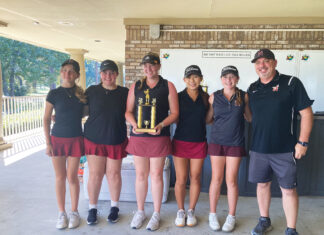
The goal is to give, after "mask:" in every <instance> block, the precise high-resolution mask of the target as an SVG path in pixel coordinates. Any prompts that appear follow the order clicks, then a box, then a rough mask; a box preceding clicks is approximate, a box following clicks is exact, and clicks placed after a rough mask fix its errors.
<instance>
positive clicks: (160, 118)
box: [126, 53, 179, 231]
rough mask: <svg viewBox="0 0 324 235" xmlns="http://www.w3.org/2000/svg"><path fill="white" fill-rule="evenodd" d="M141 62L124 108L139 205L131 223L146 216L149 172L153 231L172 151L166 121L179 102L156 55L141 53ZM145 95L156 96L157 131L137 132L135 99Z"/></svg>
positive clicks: (174, 114) (170, 119)
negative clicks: (141, 75)
mask: <svg viewBox="0 0 324 235" xmlns="http://www.w3.org/2000/svg"><path fill="white" fill-rule="evenodd" d="M142 64H143V71H144V74H145V78H143V79H142V80H140V81H137V82H136V83H134V84H133V85H132V86H131V88H130V90H129V94H128V100H127V110H126V119H127V121H128V122H129V123H130V124H131V125H132V132H131V136H130V140H129V143H128V146H127V149H126V150H127V152H128V153H131V154H133V155H134V162H135V169H136V185H135V188H136V199H137V208H138V211H137V212H136V214H135V215H134V217H133V220H132V222H131V227H132V228H134V229H138V228H140V227H141V226H142V225H143V222H144V220H145V219H146V217H145V213H144V202H145V198H146V194H147V189H148V182H147V181H148V175H149V174H150V176H151V185H152V196H153V204H154V213H153V215H152V218H151V219H150V221H149V223H148V224H147V227H146V228H147V229H148V230H152V231H153V230H156V229H158V228H159V221H160V209H161V203H162V195H163V167H164V163H165V158H166V156H168V155H170V154H171V152H172V149H171V141H170V128H169V125H170V124H171V123H173V122H174V121H175V120H176V119H177V118H178V113H179V111H178V109H179V106H178V96H177V91H176V89H175V87H174V85H173V84H172V83H171V82H168V81H167V80H165V79H163V78H162V77H161V76H159V70H160V68H161V64H160V58H159V56H158V55H156V54H153V53H149V54H147V55H145V56H144V58H143V60H142ZM146 98H150V100H149V102H151V101H152V99H153V98H155V99H156V123H157V125H156V126H155V131H156V132H154V133H149V134H148V133H145V134H140V133H138V132H136V130H137V128H138V126H137V121H138V120H137V110H138V102H139V99H142V100H143V101H146ZM169 111H170V114H169ZM135 114H136V115H135ZM135 117H136V118H135Z"/></svg>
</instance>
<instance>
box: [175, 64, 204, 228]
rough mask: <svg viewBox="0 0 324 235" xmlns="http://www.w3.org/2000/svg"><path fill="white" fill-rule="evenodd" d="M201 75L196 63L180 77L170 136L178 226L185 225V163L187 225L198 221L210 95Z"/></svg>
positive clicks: (176, 221) (193, 224) (192, 224)
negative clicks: (176, 111)
mask: <svg viewBox="0 0 324 235" xmlns="http://www.w3.org/2000/svg"><path fill="white" fill-rule="evenodd" d="M202 79H203V75H202V74H201V70H200V68H199V67H198V66H197V65H191V66H189V67H187V68H186V70H185V74H184V78H183V80H184V82H185V83H186V89H184V90H183V91H181V92H179V93H178V98H179V109H180V110H179V119H178V123H177V129H176V131H175V134H174V137H173V140H172V148H173V162H174V166H175V172H176V183H175V187H174V190H175V196H176V200H177V203H178V208H179V210H178V212H177V217H176V219H175V224H176V226H178V227H183V226H185V218H186V213H185V210H184V200H185V195H186V183H187V178H188V167H189V168H190V193H189V195H190V200H189V210H188V212H187V226H190V227H192V226H195V225H196V224H197V219H196V217H195V207H196V204H197V201H198V197H199V193H200V176H201V170H202V166H203V163H204V160H205V158H206V155H207V142H206V114H207V111H208V107H209V104H208V98H209V95H208V94H207V93H206V92H204V91H203V90H202V87H201V86H200V83H201V81H202Z"/></svg>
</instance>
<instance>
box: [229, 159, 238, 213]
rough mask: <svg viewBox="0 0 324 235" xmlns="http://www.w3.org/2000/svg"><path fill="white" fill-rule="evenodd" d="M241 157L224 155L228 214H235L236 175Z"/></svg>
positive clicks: (236, 196) (236, 195)
mask: <svg viewBox="0 0 324 235" xmlns="http://www.w3.org/2000/svg"><path fill="white" fill-rule="evenodd" d="M240 162H241V157H226V185H227V200H228V210H229V212H228V214H229V215H232V216H235V212H236V205H237V200H238V194H239V190H238V184H237V176H238V171H239V167H240Z"/></svg>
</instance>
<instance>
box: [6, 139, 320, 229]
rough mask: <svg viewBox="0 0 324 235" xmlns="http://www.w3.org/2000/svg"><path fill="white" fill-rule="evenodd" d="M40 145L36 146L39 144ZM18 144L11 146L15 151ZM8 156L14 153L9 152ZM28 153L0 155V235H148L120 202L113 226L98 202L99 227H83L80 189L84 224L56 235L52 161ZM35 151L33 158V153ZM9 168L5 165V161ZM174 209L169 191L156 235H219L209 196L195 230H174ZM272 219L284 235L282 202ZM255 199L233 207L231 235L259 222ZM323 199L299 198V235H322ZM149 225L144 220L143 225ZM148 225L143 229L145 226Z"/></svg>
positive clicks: (131, 205) (222, 209) (275, 202)
mask: <svg viewBox="0 0 324 235" xmlns="http://www.w3.org/2000/svg"><path fill="white" fill-rule="evenodd" d="M40 144H42V141H39V142H37V145H40ZM17 146H18V145H15V148H17ZM11 151H12V150H11ZM36 151H37V149H35V150H34V151H31V153H30V155H29V156H28V157H25V158H23V157H21V156H20V157H19V156H18V159H19V158H20V160H18V161H16V162H13V163H11V164H9V165H5V161H4V160H5V159H7V160H8V157H9V156H8V155H5V154H4V153H3V152H2V153H1V154H0V159H1V163H0V234H3V235H12V234H15V235H16V234H19V235H20V234H23V235H25V234H44V235H45V234H46V235H48V234H82V235H85V234H116V235H117V234H118V235H119V234H151V233H152V232H149V231H146V230H145V226H143V228H141V229H139V230H133V229H131V228H130V227H129V224H130V220H131V218H132V215H133V214H132V213H133V211H135V210H136V203H135V202H120V215H121V219H120V221H119V222H118V223H116V224H109V223H107V222H106V217H107V215H108V211H109V205H110V203H109V202H108V201H101V202H100V204H99V212H100V215H99V219H100V220H99V223H98V224H97V225H95V226H88V225H87V224H86V221H85V219H86V216H87V209H88V201H87V200H85V199H84V195H83V190H82V187H83V186H82V185H81V193H80V202H79V212H80V215H81V217H82V223H81V225H80V227H79V228H77V229H73V230H71V229H65V230H61V231H60V230H57V229H56V228H55V223H56V217H57V206H56V199H55V190H54V171H53V169H52V165H51V161H50V159H49V158H48V157H47V156H46V155H45V152H44V150H40V151H38V152H36ZM33 152H34V153H33ZM6 164H8V161H6ZM66 198H67V210H68V209H69V208H70V200H69V192H68V191H67V197H66ZM145 208H146V214H147V216H150V215H151V213H152V204H151V203H147V204H146V206H145ZM176 211H177V205H176V201H175V197H174V192H173V190H171V191H170V193H169V199H168V201H167V202H166V203H165V204H163V205H162V211H161V216H162V223H161V227H160V229H159V230H157V231H156V232H154V234H183V233H185V234H195V235H196V234H222V232H213V231H211V230H210V229H209V227H208V212H209V202H208V194H207V193H201V195H200V198H199V202H198V205H197V208H196V214H197V217H198V222H199V224H198V225H197V226H196V227H194V228H188V227H184V228H177V227H175V225H174V218H175V214H176ZM217 211H218V217H219V219H220V221H221V223H223V222H224V220H225V218H226V215H227V200H226V197H225V196H221V199H220V202H219V205H218V208H217ZM270 214H271V219H272V224H273V227H274V230H273V231H272V232H269V233H268V234H274V235H276V234H284V230H285V227H286V226H285V217H284V214H283V210H282V206H281V199H280V198H274V199H272V204H271V212H270ZM258 215H259V214H258V208H257V202H256V198H254V197H240V198H239V202H238V208H237V227H236V229H235V231H234V232H233V233H232V234H250V231H251V229H252V228H253V227H254V226H255V224H256V222H257V218H258ZM323 221H324V197H300V212H299V219H298V224H297V230H298V231H299V234H301V235H306V234H307V235H315V234H316V235H320V234H324V223H323ZM146 222H147V221H146ZM145 225H146V224H145Z"/></svg>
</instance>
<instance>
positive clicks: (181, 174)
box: [173, 156, 189, 210]
mask: <svg viewBox="0 0 324 235" xmlns="http://www.w3.org/2000/svg"><path fill="white" fill-rule="evenodd" d="M173 163H174V168H175V173H176V182H175V186H174V193H175V197H176V200H177V204H178V208H179V209H183V210H184V200H185V196H186V183H187V178H188V163H189V159H186V158H180V157H176V156H173Z"/></svg>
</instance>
